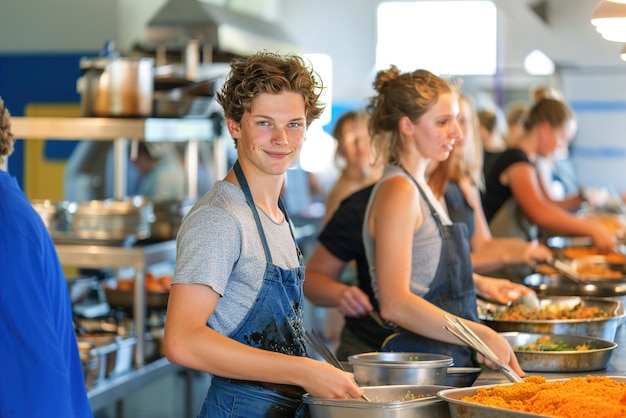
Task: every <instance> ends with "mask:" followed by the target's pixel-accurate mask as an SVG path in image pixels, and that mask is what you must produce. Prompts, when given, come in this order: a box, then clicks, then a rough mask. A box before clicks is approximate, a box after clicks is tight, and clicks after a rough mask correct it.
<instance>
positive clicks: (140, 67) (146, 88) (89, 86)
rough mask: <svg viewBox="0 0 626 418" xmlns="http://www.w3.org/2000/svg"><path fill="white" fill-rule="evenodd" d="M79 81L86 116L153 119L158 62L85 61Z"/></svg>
mask: <svg viewBox="0 0 626 418" xmlns="http://www.w3.org/2000/svg"><path fill="white" fill-rule="evenodd" d="M80 69H81V71H82V72H83V76H82V77H80V78H79V79H78V83H77V90H78V92H79V93H80V94H81V111H82V114H83V116H102V117H109V116H121V117H149V116H151V115H152V99H153V97H152V96H153V92H154V76H153V69H154V59H153V58H143V57H139V58H136V57H130V58H126V57H113V58H109V57H95V58H91V57H83V58H82V59H81V61H80Z"/></svg>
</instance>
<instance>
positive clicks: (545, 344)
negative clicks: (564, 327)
mask: <svg viewBox="0 0 626 418" xmlns="http://www.w3.org/2000/svg"><path fill="white" fill-rule="evenodd" d="M513 349H514V350H517V351H586V350H591V346H590V345H589V344H579V345H576V346H571V345H568V344H567V343H565V342H563V339H559V340H558V341H557V340H553V337H552V336H550V335H542V336H540V337H538V338H537V339H535V340H533V341H530V342H527V343H525V344H521V345H515V344H513Z"/></svg>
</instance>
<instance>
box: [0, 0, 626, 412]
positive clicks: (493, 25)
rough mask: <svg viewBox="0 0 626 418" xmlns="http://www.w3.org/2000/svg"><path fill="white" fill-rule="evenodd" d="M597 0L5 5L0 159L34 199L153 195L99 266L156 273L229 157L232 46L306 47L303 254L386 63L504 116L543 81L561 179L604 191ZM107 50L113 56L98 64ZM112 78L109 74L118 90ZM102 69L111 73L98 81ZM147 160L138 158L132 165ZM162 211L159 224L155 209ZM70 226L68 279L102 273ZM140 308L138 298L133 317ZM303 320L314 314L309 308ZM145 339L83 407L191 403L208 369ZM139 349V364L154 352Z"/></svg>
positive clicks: (621, 82) (624, 184)
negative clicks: (95, 122) (554, 116)
mask: <svg viewBox="0 0 626 418" xmlns="http://www.w3.org/2000/svg"><path fill="white" fill-rule="evenodd" d="M605 1H606V0H603V2H605ZM598 2H599V0H577V1H576V2H573V1H571V0H494V1H469V0H467V1H463V0H461V1H456V2H452V1H410V2H409V1H406V2H385V1H381V0H340V1H337V0H299V1H286V0H222V1H219V0H213V1H209V0H204V1H200V0H117V1H101V2H94V1H84V0H55V1H54V2H41V1H38V0H21V1H11V0H4V1H3V2H2V4H1V5H0V96H2V97H3V99H4V101H5V104H6V106H7V107H8V108H9V110H10V111H11V114H12V116H13V117H14V131H15V134H16V137H17V138H18V141H17V142H16V151H15V153H14V154H13V155H12V156H11V158H10V159H9V161H8V164H7V167H6V168H7V169H8V171H9V172H11V173H12V174H13V175H14V176H16V177H17V179H18V181H19V182H20V184H21V186H22V187H23V189H24V191H25V192H26V194H27V196H28V197H29V198H30V199H31V200H32V201H33V202H37V201H41V200H45V199H49V200H52V201H57V202H60V201H73V202H84V201H88V200H91V199H95V200H99V201H101V200H104V199H107V198H117V199H121V198H124V197H126V196H130V195H134V194H143V195H144V196H146V197H147V198H148V201H149V202H150V199H151V198H152V199H151V200H152V201H151V202H150V203H153V206H152V207H151V214H148V215H146V212H145V208H144V206H142V205H143V203H142V202H139V203H137V202H134V203H133V204H132V205H131V206H129V207H128V206H127V207H125V208H124V209H123V210H126V211H130V215H132V216H137V217H138V218H137V220H136V223H135V224H134V225H133V226H134V227H136V228H137V229H136V230H135V232H143V231H144V229H145V225H144V224H143V222H144V221H145V220H146V219H144V216H148V217H151V216H156V219H157V220H163V218H165V219H166V220H167V221H166V222H165V225H166V226H165V228H166V230H165V231H166V232H165V233H164V235H159V233H158V232H157V230H155V229H153V234H152V239H151V240H148V241H146V238H145V237H143V236H141V234H135V235H136V236H134V237H133V238H134V239H133V241H134V242H131V243H129V242H122V241H125V240H120V239H119V237H113V238H114V239H113V240H112V241H115V244H116V245H118V246H119V245H122V244H123V245H127V244H128V245H129V246H130V247H131V248H136V247H132V246H133V245H135V244H136V242H137V241H144V242H143V243H144V244H147V246H146V247H141V250H140V255H143V257H144V259H143V260H142V261H141V262H139V263H137V264H135V265H130V266H114V267H116V268H115V269H114V270H115V271H114V272H113V273H112V274H113V276H115V277H113V278H114V279H115V280H118V281H119V280H120V279H127V278H130V279H132V278H133V277H136V278H137V279H138V280H141V281H145V282H146V284H147V282H148V281H149V280H148V279H147V278H146V277H144V276H143V274H144V273H149V275H148V277H151V278H152V279H155V277H156V279H158V278H159V277H161V278H163V277H164V278H167V275H168V273H169V271H168V263H169V264H170V266H171V262H172V251H171V248H172V247H171V245H170V247H168V249H167V250H165V251H163V254H165V255H163V254H161V256H162V257H160V258H159V257H156V258H151V256H152V255H151V254H152V253H151V252H150V251H151V250H146V248H152V247H150V246H149V245H150V244H154V243H160V241H168V240H169V241H171V240H172V239H173V238H174V237H175V231H176V222H177V221H179V220H180V219H176V216H178V215H181V214H184V211H185V210H186V209H188V207H189V204H190V203H191V202H193V201H194V200H195V199H196V198H197V197H198V196H199V195H201V194H202V193H204V192H205V191H206V190H207V189H208V188H209V187H210V185H211V184H212V182H213V181H214V180H215V179H218V178H221V177H222V176H223V175H224V174H225V172H226V170H227V169H228V167H230V164H232V162H233V161H232V158H233V155H234V154H233V152H232V151H233V150H232V141H231V140H230V138H225V137H223V136H222V129H221V122H222V119H221V113H220V109H219V108H218V107H217V106H215V104H214V102H213V99H212V95H213V92H214V90H215V89H216V88H219V86H220V83H221V82H222V81H223V78H224V77H225V76H226V72H227V69H228V64H227V63H228V61H229V60H230V59H231V58H232V57H234V56H237V55H246V54H249V53H252V52H254V51H257V50H262V49H267V50H269V51H272V52H278V53H288V52H296V53H299V54H304V55H306V57H307V58H308V59H309V60H311V62H313V64H314V66H315V68H316V69H317V71H318V72H319V73H320V75H321V76H322V78H323V79H324V82H325V84H326V85H327V86H328V89H327V91H326V93H325V94H326V97H325V100H326V102H327V103H329V106H328V109H327V111H326V113H325V114H324V116H323V117H322V118H321V120H320V121H319V123H316V124H314V125H313V126H312V127H311V129H310V131H309V134H308V135H307V139H308V141H307V142H306V144H305V149H304V150H303V157H302V159H301V161H300V163H299V164H298V166H296V167H294V168H293V170H290V171H289V173H288V178H287V184H286V188H285V200H286V203H287V206H288V208H289V210H290V213H292V215H293V216H292V217H293V219H294V221H295V222H296V224H297V226H298V232H299V234H300V235H299V237H300V239H301V244H302V245H303V247H304V248H305V250H306V248H307V246H308V244H310V243H311V242H312V241H313V240H314V237H315V234H316V232H317V227H318V226H319V221H320V219H321V217H322V216H323V215H324V196H325V193H326V192H327V191H328V189H329V188H330V186H331V185H332V183H333V182H334V180H335V179H336V177H337V175H338V173H339V169H338V167H336V165H335V161H334V151H335V149H334V147H335V141H334V140H333V138H332V137H331V135H330V133H331V132H332V129H333V127H334V122H335V120H336V118H337V117H338V116H340V115H341V114H342V113H344V112H345V111H346V110H354V109H358V108H360V107H362V106H363V104H364V103H365V100H366V99H367V97H369V95H370V94H372V91H373V90H372V87H371V83H372V80H373V76H374V74H375V72H376V71H377V70H378V69H381V68H385V67H388V66H389V65H390V64H396V65H398V66H399V67H400V68H401V69H403V70H409V69H413V68H426V69H429V70H431V71H433V72H435V73H439V74H442V75H453V76H458V77H460V78H462V79H463V87H462V89H463V91H464V92H465V93H466V94H468V95H471V96H472V97H474V98H475V100H476V103H477V105H478V106H477V107H478V108H480V109H496V110H498V111H499V112H501V113H504V112H505V111H506V110H507V109H508V108H510V107H511V106H513V105H515V104H517V103H520V102H526V103H528V102H530V100H531V99H530V95H529V93H530V91H531V90H532V89H533V88H535V87H537V86H551V87H553V88H555V89H557V90H558V91H560V92H561V94H562V95H563V98H564V99H565V100H566V101H567V102H568V103H569V104H570V105H571V106H572V108H573V110H574V112H575V113H576V118H577V121H578V132H577V134H576V137H575V138H574V140H573V141H572V143H571V146H570V149H569V157H570V159H569V160H568V161H569V163H570V164H569V165H568V166H567V168H568V169H569V171H568V173H570V175H571V176H573V177H574V182H575V184H576V186H589V187H609V188H610V191H611V192H612V193H615V194H619V193H622V192H623V191H624V190H626V142H625V141H624V132H626V62H624V61H622V59H620V53H622V51H623V50H624V49H625V46H624V42H626V38H624V39H623V41H622V42H615V41H610V40H607V39H604V38H603V37H602V36H601V35H600V34H599V33H598V32H597V31H596V30H595V27H594V26H593V25H592V24H591V23H590V18H591V16H592V13H593V11H594V8H596V6H597V5H598ZM623 6H624V7H626V5H623ZM625 16H626V15H625ZM113 63H116V65H118V67H119V68H116V69H112V67H107V65H110V64H113ZM115 74H124V76H123V77H122V79H121V80H120V79H118V80H117V83H119V84H117V87H114V86H115V85H116V84H115V83H116V81H115V80H116V79H115ZM109 76H110V77H111V79H110V80H109V82H110V83H111V84H103V83H104V82H103V77H109ZM103 85H105V87H103ZM102 88H104V89H114V88H119V89H120V91H124V92H126V93H128V92H131V93H132V96H133V98H134V99H133V100H134V101H130V102H128V101H123V102H122V104H116V103H115V102H114V100H113V99H110V98H109V101H107V100H104V99H103V97H105V96H104V95H101V96H98V93H99V90H98V89H102ZM98 97H99V98H100V101H99V99H98ZM106 97H109V96H106ZM102 100H104V102H102ZM93 117H104V118H105V119H103V121H104V122H103V123H102V124H101V125H99V126H89V129H88V130H87V131H86V132H88V133H89V135H83V134H82V133H81V132H83V131H81V128H80V127H78V125H80V124H79V122H78V121H79V120H80V119H84V120H91V118H93ZM34 118H67V119H63V120H65V121H67V123H68V124H69V126H68V125H67V124H64V125H62V126H61V125H55V124H52V125H47V126H45V127H41V129H34V128H33V124H32V120H33V119H34ZM155 119H156V121H155ZM123 121H127V122H128V121H130V122H128V123H129V124H130V125H126V122H123ZM135 129H138V131H137V130H135ZM129 131H131V132H130V133H129ZM137 132H139V134H136V133H137ZM133 134H136V135H134V136H133ZM20 139H24V140H20ZM143 142H145V143H146V144H147V147H144V146H143V145H145V144H144V143H143ZM146 151H147V154H146ZM566 155H567V153H566ZM144 157H145V158H147V159H148V160H146V161H148V162H146V163H145V164H141V165H140V160H139V158H144ZM155 167H160V168H159V169H158V170H161V171H163V172H170V173H172V172H177V173H178V175H175V177H176V180H175V181H176V183H175V184H178V185H179V186H180V187H177V188H176V187H175V188H174V189H177V190H178V191H179V192H180V193H178V194H177V193H171V194H162V195H158V196H157V195H156V194H155V195H153V196H150V193H149V192H146V191H147V190H150V187H149V186H150V184H149V183H151V184H152V187H153V188H154V183H156V182H158V179H157V174H158V173H157V172H158V170H157V168H155ZM153 169H154V170H157V171H152V170H153ZM170 170H173V171H170ZM151 172H152V174H150V173H151ZM150 176H152V177H150ZM166 177H167V176H166ZM169 179H170V180H172V176H169ZM142 182H143V185H142ZM155 190H165V189H164V188H160V189H159V188H158V187H157V188H156V189H155ZM172 202H174V203H175V205H174V206H172ZM79 207H80V205H79ZM90 209H91V210H92V211H94V213H95V211H96V210H97V208H90ZM84 210H85V211H86V209H84ZM163 213H165V215H163ZM91 214H92V213H90V212H87V215H91ZM107 214H108V215H112V214H111V212H110V211H109V212H108V213H107ZM128 214H129V213H128V212H127V213H126V215H128ZM172 214H174V218H175V219H174V220H173V221H172V220H171V219H170V218H168V217H169V216H172ZM113 216H114V215H113ZM159 225H162V224H159ZM142 228H143V229H142ZM167 228H169V229H167ZM92 232H93V231H92ZM147 235H150V234H147ZM157 237H160V238H161V239H156V238H157ZM53 238H54V237H53ZM63 238H66V239H65V241H63ZM74 238H76V237H69V238H68V237H63V236H61V239H59V236H57V242H58V243H59V244H60V249H61V253H62V259H64V260H65V261H66V262H65V263H64V264H67V266H68V275H70V274H71V275H79V276H80V275H82V274H85V271H87V272H88V273H89V274H96V275H102V274H104V276H105V279H108V277H106V276H107V274H108V273H110V272H109V267H111V266H108V265H106V263H107V262H106V261H101V262H98V261H93V262H90V263H89V264H90V265H88V266H81V265H76V264H81V262H79V261H77V260H79V259H80V256H81V255H80V254H79V253H80V252H79V251H77V249H76V245H77V242H76V241H73V239H74ZM90 238H91V239H92V241H91V242H89V244H94V242H93V241H96V242H95V244H97V245H101V244H102V241H99V240H100V238H99V237H95V238H94V236H91V237H90ZM106 239H107V238H106V237H105V240H106ZM78 244H80V241H79V242H78ZM123 245H122V246H123ZM125 248H127V247H125ZM160 249H161V247H159V248H158V249H157V250H155V252H156V253H159V251H160ZM142 251H143V252H142ZM101 256H102V257H104V255H101ZM106 260H109V259H106ZM62 261H63V260H62ZM164 263H165V265H164ZM99 264H104V265H99ZM119 267H123V268H119ZM72 268H75V269H72ZM139 270H140V271H139ZM103 271H104V273H103ZM138 271H139V272H138ZM140 275H141V276H140ZM122 276H123V277H122ZM100 280H101V279H100ZM131 287H132V285H131ZM137 303H140V304H147V306H148V307H151V308H152V309H149V310H148V311H146V312H143V313H141V312H139V310H137V308H135V305H136V304H137ZM151 303H154V304H155V305H152V306H151V305H150V304H151ZM159 303H160V302H159V301H156V302H154V301H146V300H144V299H143V298H139V299H137V298H135V299H134V301H133V300H131V301H130V302H121V305H120V306H118V311H117V312H116V315H117V316H118V317H124V316H129V317H131V318H132V317H133V314H134V315H135V316H136V315H139V314H141V315H142V316H144V315H145V316H146V317H145V318H141V320H139V322H134V325H136V326H138V327H141V328H143V327H144V326H145V324H146V323H148V324H149V325H155V328H158V323H159V320H160V318H159V313H160V310H159V308H162V307H163V306H161V305H160V304H159ZM88 308H90V309H91V308H93V307H92V306H88V307H83V310H79V311H80V312H79V313H80V314H81V315H82V316H86V317H87V319H89V318H88V317H89V316H98V315H99V314H100V313H101V311H98V310H97V309H96V308H94V309H96V310H95V311H94V312H97V313H92V314H89V312H91V311H90V310H89V309H88ZM133 309H135V310H134V311H133ZM134 320H135V321H137V318H134ZM307 320H308V321H311V322H315V321H316V320H317V318H316V315H315V312H314V310H313V309H312V308H309V310H308V317H307ZM151 335H152V334H150V335H148V336H143V337H141V336H140V338H139V340H140V341H139V344H138V345H137V347H138V348H140V349H141V350H142V354H141V355H140V356H137V355H135V359H134V367H133V370H134V373H135V375H133V378H129V377H128V376H129V375H128V374H127V375H126V378H124V379H121V380H120V379H118V380H117V381H116V382H113V379H108V375H107V376H105V377H104V378H103V376H102V374H100V375H99V376H98V378H100V379H101V380H100V381H99V385H95V386H93V388H92V389H91V390H90V399H91V400H92V404H93V405H94V409H95V410H96V411H97V414H98V416H101V417H107V416H133V417H140V416H150V417H158V416H163V417H166V416H168V417H169V416H184V412H183V411H186V408H188V407H189V405H198V404H199V402H200V400H201V399H202V397H203V396H204V393H205V391H206V381H205V379H203V378H202V377H200V376H197V375H195V374H194V373H192V372H189V371H185V370H181V369H179V368H167V367H166V366H163V367H161V365H160V364H159V365H158V367H157V366H154V363H151V362H150V361H148V360H147V359H146V358H145V357H146V356H145V352H148V349H147V348H146V347H147V346H148V343H149V341H148V340H149V339H150V338H151V337H150V336H151ZM157 337H158V336H157ZM157 337H155V338H157ZM150 354H151V356H147V357H151V358H150V359H149V360H152V359H153V358H155V357H157V358H158V354H153V353H150ZM137 363H138V364H137ZM144 363H146V364H147V366H146V365H145V364H144ZM150 365H153V366H152V369H150V368H149V367H150ZM137 366H139V367H137ZM137 376H138V377H137ZM142 376H143V379H144V380H141V377H142ZM113 377H115V375H114V374H113ZM122 377H123V376H122ZM135 377H137V378H135ZM107 379H108V380H107ZM103 381H104V383H103ZM122 381H123V382H122ZM112 382H113V383H112ZM107 385H108V386H107ZM124 385H125V386H124ZM186 385H189V386H186ZM155 393H167V395H168V396H161V397H159V396H157V397H155V396H154V394H155ZM146 399H150V400H149V401H148V402H146Z"/></svg>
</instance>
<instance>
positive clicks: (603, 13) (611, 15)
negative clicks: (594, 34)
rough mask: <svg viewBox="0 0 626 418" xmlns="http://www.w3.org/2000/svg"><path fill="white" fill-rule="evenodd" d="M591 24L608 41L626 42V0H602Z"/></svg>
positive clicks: (594, 11)
mask: <svg viewBox="0 0 626 418" xmlns="http://www.w3.org/2000/svg"><path fill="white" fill-rule="evenodd" d="M591 24H592V25H594V26H595V27H596V30H597V31H598V32H599V33H600V34H601V35H602V37H603V38H604V39H606V40H608V41H613V42H626V0H600V2H599V3H598V4H597V5H596V7H595V9H593V13H592V14H591Z"/></svg>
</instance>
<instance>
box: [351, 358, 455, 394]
mask: <svg viewBox="0 0 626 418" xmlns="http://www.w3.org/2000/svg"><path fill="white" fill-rule="evenodd" d="M348 362H349V363H350V364H351V365H352V368H353V370H354V377H355V379H356V381H357V382H358V383H359V384H360V385H363V386H378V385H415V384H418V385H443V384H444V383H445V380H446V374H447V370H448V368H449V367H451V366H452V364H453V359H452V357H450V356H446V355H442V354H432V353H414V352H371V353H361V354H355V355H352V356H350V357H348Z"/></svg>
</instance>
